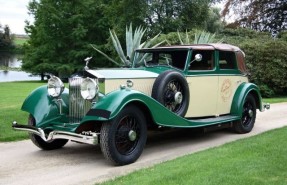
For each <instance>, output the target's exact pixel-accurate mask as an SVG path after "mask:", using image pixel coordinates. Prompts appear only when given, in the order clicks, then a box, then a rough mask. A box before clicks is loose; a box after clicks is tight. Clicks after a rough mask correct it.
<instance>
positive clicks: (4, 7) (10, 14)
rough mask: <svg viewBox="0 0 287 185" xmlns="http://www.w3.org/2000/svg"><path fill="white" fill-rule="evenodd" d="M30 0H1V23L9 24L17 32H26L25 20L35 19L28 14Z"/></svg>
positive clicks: (12, 30)
mask: <svg viewBox="0 0 287 185" xmlns="http://www.w3.org/2000/svg"><path fill="white" fill-rule="evenodd" d="M29 1H30V0H0V24H1V25H2V26H4V25H6V24H7V25H8V26H9V28H10V30H11V32H12V33H15V34H26V33H25V31H24V27H25V20H28V21H33V17H32V16H29V14H28V9H27V6H28V3H29Z"/></svg>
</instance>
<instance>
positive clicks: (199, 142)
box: [0, 103, 287, 185]
mask: <svg viewBox="0 0 287 185" xmlns="http://www.w3.org/2000/svg"><path fill="white" fill-rule="evenodd" d="M286 115H287V103H279V104H272V105H271V109H270V110H269V111H266V112H263V113H261V112H258V114H257V120H256V123H255V127H254V129H253V131H252V132H251V133H249V134H244V135H240V134H234V133H231V132H228V131H225V130H221V131H216V132H210V133H206V134H199V133H196V132H194V130H190V129H186V130H174V131H169V132H161V133H157V134H151V135H150V136H149V137H148V142H147V145H146V147H145V149H144V152H143V154H142V155H141V157H140V159H139V160H138V161H136V162H135V163H133V164H130V165H127V166H122V167H114V166H111V165H110V164H109V163H107V162H106V160H105V159H104V157H103V156H102V154H101V150H100V147H99V146H96V147H95V146H91V145H84V144H77V143H73V142H69V143H68V144H67V145H66V146H65V147H64V148H63V149H60V150H54V151H41V150H39V149H38V148H37V147H36V146H34V145H33V144H32V142H31V141H29V140H25V141H20V142H11V143H0V184H1V185H8V184H9V185H33V184H37V185H38V184H41V185H46V184H47V185H48V184H49V185H51V184H53V185H56V184H61V185H63V184H65V185H74V184H75V185H76V184H77V185H78V184H81V185H83V184H88V185H90V184H94V183H95V182H101V181H104V180H107V179H109V178H113V177H115V176H120V175H124V174H127V173H129V172H132V171H134V170H137V169H140V168H143V167H148V166H151V165H154V164H157V163H160V162H162V161H166V160H171V159H174V158H176V157H179V156H183V155H186V154H190V153H194V152H197V151H201V150H205V149H207V148H210V147H215V146H219V145H222V144H224V143H227V142H231V141H234V140H237V139H240V138H245V137H250V136H253V135H256V134H259V133H262V132H265V131H267V130H271V129H275V128H280V127H283V126H286V125H287V116H286Z"/></svg>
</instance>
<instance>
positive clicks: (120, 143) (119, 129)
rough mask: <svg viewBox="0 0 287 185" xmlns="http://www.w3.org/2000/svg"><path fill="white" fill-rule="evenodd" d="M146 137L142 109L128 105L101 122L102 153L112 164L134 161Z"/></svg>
mask: <svg viewBox="0 0 287 185" xmlns="http://www.w3.org/2000/svg"><path fill="white" fill-rule="evenodd" d="M146 139H147V127H146V119H145V116H144V114H143V113H142V111H141V110H140V109H139V108H138V107H136V106H134V105H128V106H127V107H125V108H124V109H123V110H121V112H120V113H119V114H118V115H117V116H116V117H115V118H114V119H113V120H111V121H109V122H106V123H103V125H102V128H101V135H100V146H101V150H102V153H103V155H104V157H105V158H106V159H108V160H109V161H110V162H111V163H113V164H114V165H125V164H130V163H133V162H135V161H136V160H137V159H138V158H139V157H140V155H141V153H142V151H143V148H144V146H145V143H146Z"/></svg>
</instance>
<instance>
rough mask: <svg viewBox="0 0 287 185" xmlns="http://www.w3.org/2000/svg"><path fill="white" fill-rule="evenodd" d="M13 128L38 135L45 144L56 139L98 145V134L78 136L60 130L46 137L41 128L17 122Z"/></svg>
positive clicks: (13, 124)
mask: <svg viewBox="0 0 287 185" xmlns="http://www.w3.org/2000/svg"><path fill="white" fill-rule="evenodd" d="M12 128H14V129H15V130H21V131H27V132H30V133H33V134H36V135H38V136H40V137H41V138H42V139H43V140H44V141H45V142H51V141H52V140H54V139H68V140H71V141H76V142H80V143H86V144H91V145H97V144H98V141H99V140H98V138H99V134H98V133H94V132H93V133H87V134H88V135H84V134H77V133H71V132H64V131H59V130H54V131H52V132H50V133H49V134H48V136H46V134H45V132H44V130H43V129H41V128H36V127H33V126H29V125H20V124H18V123H17V122H16V121H14V122H13V123H12Z"/></svg>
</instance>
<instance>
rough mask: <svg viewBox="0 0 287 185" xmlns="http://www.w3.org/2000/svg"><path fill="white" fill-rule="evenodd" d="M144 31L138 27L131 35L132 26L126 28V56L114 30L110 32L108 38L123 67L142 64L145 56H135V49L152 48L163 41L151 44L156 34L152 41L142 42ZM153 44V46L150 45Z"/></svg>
mask: <svg viewBox="0 0 287 185" xmlns="http://www.w3.org/2000/svg"><path fill="white" fill-rule="evenodd" d="M145 32H146V29H144V28H143V27H141V26H139V27H137V28H136V29H135V32H134V33H133V29H132V24H130V26H129V28H128V27H126V55H125V54H124V51H123V47H122V45H121V43H120V41H119V39H118V37H117V34H116V33H115V31H114V30H110V36H111V39H112V42H113V46H114V48H115V50H116V52H117V54H118V56H119V58H120V60H121V62H122V64H123V65H124V66H131V64H140V63H142V62H143V59H144V58H145V57H146V56H147V55H139V54H135V51H136V50H137V49H141V48H154V47H157V46H159V45H160V44H162V43H163V42H164V41H161V42H159V43H156V44H153V43H154V41H155V39H156V38H157V37H158V36H159V35H160V34H157V35H156V36H154V37H153V38H152V39H150V40H147V41H145V42H142V38H143V35H144V34H145ZM152 44H153V45H152ZM92 47H93V48H94V49H95V50H96V51H97V52H99V53H101V54H102V55H103V56H105V57H106V58H107V59H108V60H110V61H111V62H113V63H114V64H116V65H118V66H120V65H121V64H120V63H118V62H117V61H116V60H114V59H112V58H111V57H109V56H108V55H107V54H105V53H104V52H102V51H100V50H99V49H97V48H96V47H95V46H94V45H92Z"/></svg>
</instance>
